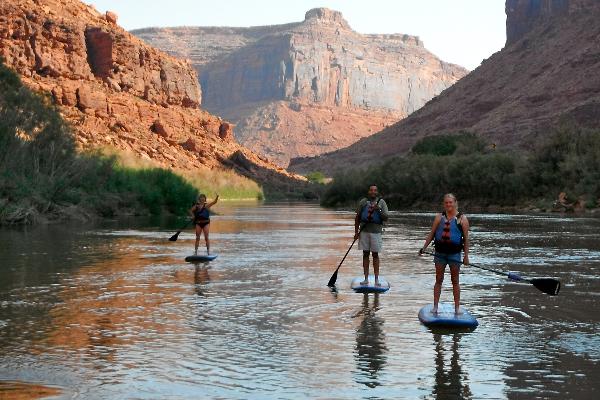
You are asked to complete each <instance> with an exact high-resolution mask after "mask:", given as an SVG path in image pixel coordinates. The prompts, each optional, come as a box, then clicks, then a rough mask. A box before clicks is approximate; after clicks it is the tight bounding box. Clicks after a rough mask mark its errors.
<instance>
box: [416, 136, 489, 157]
mask: <svg viewBox="0 0 600 400" xmlns="http://www.w3.org/2000/svg"><path fill="white" fill-rule="evenodd" d="M484 148H485V142H484V141H483V140H482V139H481V138H479V137H478V136H477V135H475V134H473V133H470V132H461V133H458V134H454V135H435V136H426V137H424V138H422V139H420V140H419V141H418V142H417V143H415V145H414V146H413V147H412V149H411V152H412V153H413V154H431V155H434V156H449V155H452V154H471V153H478V152H481V151H483V150H484Z"/></svg>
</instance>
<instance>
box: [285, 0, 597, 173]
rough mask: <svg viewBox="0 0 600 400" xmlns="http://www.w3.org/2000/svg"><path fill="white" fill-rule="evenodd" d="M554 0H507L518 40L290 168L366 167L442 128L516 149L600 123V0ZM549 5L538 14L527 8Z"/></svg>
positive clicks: (293, 163) (513, 30)
mask: <svg viewBox="0 0 600 400" xmlns="http://www.w3.org/2000/svg"><path fill="white" fill-rule="evenodd" d="M551 3H552V4H554V5H557V4H558V2H551V1H550V0H548V1H546V0H543V1H542V0H540V1H536V0H529V1H525V0H507V3H506V5H507V7H506V12H507V20H508V21H509V22H508V23H507V25H508V29H507V34H508V35H509V36H511V35H514V36H512V39H511V40H512V41H513V42H512V43H509V44H508V45H507V46H506V47H505V48H504V49H502V50H501V51H499V52H497V53H496V54H494V55H492V56H491V57H490V58H489V59H487V60H485V61H484V62H483V63H482V64H481V66H480V67H479V68H477V69H476V70H474V71H472V72H471V73H470V74H469V75H467V76H466V77H464V78H463V79H461V80H460V81H458V82H457V83H456V84H455V85H454V86H452V87H450V88H448V89H447V90H445V91H444V92H443V93H442V94H441V95H439V96H437V97H436V98H434V99H433V100H431V101H430V102H428V103H427V104H426V105H425V106H424V107H423V108H421V109H419V110H417V111H415V112H414V113H413V114H411V115H410V116H409V117H408V118H406V119H404V120H402V121H400V122H398V123H397V124H394V125H392V126H390V127H389V128H386V129H384V130H383V131H381V132H379V133H376V134H374V135H372V136H370V137H368V138H365V139H362V140H360V141H359V142H357V143H355V144H354V145H352V146H349V147H347V148H344V149H340V150H337V151H335V152H331V153H328V154H325V155H323V156H320V157H312V158H303V159H300V158H299V159H293V160H292V161H291V163H290V169H291V170H294V171H314V170H320V171H326V172H333V171H335V170H340V169H345V168H349V167H357V166H366V165H369V164H374V163H378V162H381V160H384V159H386V158H391V157H394V156H397V155H400V154H403V153H405V152H407V151H408V150H409V149H410V147H411V146H412V145H413V144H414V143H415V142H416V141H417V140H419V139H420V138H422V137H424V136H429V135H436V134H449V133H456V132H460V131H469V132H473V133H476V134H479V135H481V136H482V137H484V138H486V139H487V140H488V141H490V142H492V143H496V144H497V145H498V147H499V148H502V147H504V148H514V147H528V146H531V145H532V144H533V143H535V142H537V141H543V140H544V136H545V135H547V134H548V132H549V131H550V130H551V128H552V127H553V126H555V125H556V124H557V123H558V122H560V121H562V120H568V121H570V122H571V123H576V124H579V125H582V126H588V127H591V128H600V23H599V22H598V21H600V7H599V6H600V1H598V0H594V1H588V0H571V1H569V2H566V3H564V4H566V5H567V6H568V8H566V9H564V8H561V7H559V8H553V7H554V6H550V4H551ZM544 4H545V6H544V7H542V8H539V9H538V11H539V13H538V15H539V16H538V17H532V19H527V18H526V14H519V11H518V10H521V11H524V10H527V9H530V8H529V7H531V6H532V5H537V6H540V7H541V6H542V5H544ZM515 7H516V8H515ZM558 10H563V11H561V12H559V11H558ZM553 12H556V13H555V14H553ZM518 15H521V16H522V18H520V19H519V18H517V16H518ZM541 15H544V17H542V16H541ZM499 18H500V16H499ZM516 21H521V22H520V25H519V24H517V22H516ZM517 26H520V27H527V29H524V28H523V29H524V30H521V31H518V30H516V28H515V27H517ZM519 29H521V28H519ZM511 30H512V33H511ZM517 32H520V33H518V34H517ZM519 35H520V38H517V37H519ZM509 42H510V41H509Z"/></svg>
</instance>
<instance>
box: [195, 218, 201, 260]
mask: <svg viewBox="0 0 600 400" xmlns="http://www.w3.org/2000/svg"><path fill="white" fill-rule="evenodd" d="M201 233H202V228H200V226H198V225H196V244H195V245H194V255H198V245H199V244H200V234H201Z"/></svg>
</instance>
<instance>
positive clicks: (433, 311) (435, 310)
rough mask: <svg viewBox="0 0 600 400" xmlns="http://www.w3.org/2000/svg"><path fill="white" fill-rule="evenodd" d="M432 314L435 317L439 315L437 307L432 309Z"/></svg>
mask: <svg viewBox="0 0 600 400" xmlns="http://www.w3.org/2000/svg"><path fill="white" fill-rule="evenodd" d="M431 313H432V314H434V315H435V314H437V313H438V309H437V306H435V307H433V308H432V309H431Z"/></svg>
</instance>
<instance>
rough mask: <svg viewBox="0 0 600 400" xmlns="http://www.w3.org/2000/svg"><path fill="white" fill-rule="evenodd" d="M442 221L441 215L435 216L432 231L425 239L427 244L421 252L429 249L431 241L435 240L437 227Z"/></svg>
mask: <svg viewBox="0 0 600 400" xmlns="http://www.w3.org/2000/svg"><path fill="white" fill-rule="evenodd" d="M441 220H442V215H441V214H438V215H436V216H435V219H434V220H433V225H431V230H430V231H429V234H428V235H427V237H426V238H425V243H424V244H423V247H422V248H421V250H425V249H426V248H427V246H429V243H431V241H432V240H433V237H434V236H435V231H436V230H437V227H438V225H439V224H440V221H441Z"/></svg>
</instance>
